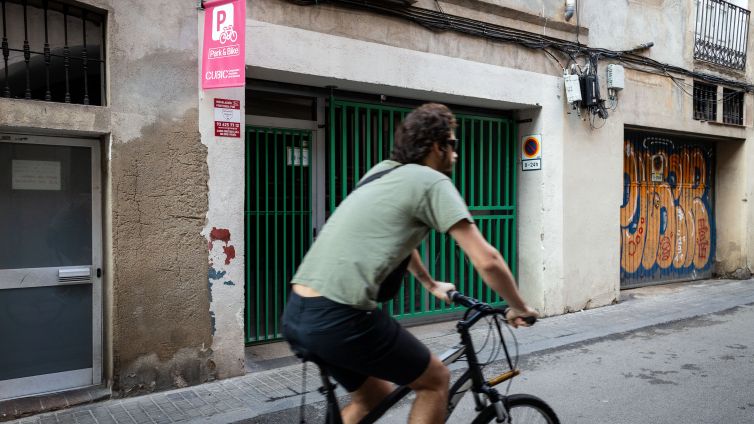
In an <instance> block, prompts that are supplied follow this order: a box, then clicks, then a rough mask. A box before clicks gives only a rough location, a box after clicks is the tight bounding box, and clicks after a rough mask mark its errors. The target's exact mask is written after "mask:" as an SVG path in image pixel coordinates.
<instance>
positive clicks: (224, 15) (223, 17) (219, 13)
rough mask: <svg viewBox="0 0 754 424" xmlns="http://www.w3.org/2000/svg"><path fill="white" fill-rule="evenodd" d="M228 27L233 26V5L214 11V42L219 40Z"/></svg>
mask: <svg viewBox="0 0 754 424" xmlns="http://www.w3.org/2000/svg"><path fill="white" fill-rule="evenodd" d="M228 25H233V3H228V4H224V5H222V6H217V7H215V8H214V9H212V40H214V41H217V40H219V39H220V34H222V32H223V31H224V30H225V28H226V27H227V26H228Z"/></svg>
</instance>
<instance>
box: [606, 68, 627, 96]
mask: <svg viewBox="0 0 754 424" xmlns="http://www.w3.org/2000/svg"><path fill="white" fill-rule="evenodd" d="M623 86H624V71H623V66H621V65H616V64H610V65H607V88H609V89H613V90H616V91H617V90H623Z"/></svg>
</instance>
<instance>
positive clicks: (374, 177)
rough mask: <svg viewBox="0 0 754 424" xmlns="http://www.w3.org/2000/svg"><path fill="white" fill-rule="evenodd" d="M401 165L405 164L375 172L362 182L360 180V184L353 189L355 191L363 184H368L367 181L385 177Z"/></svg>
mask: <svg viewBox="0 0 754 424" xmlns="http://www.w3.org/2000/svg"><path fill="white" fill-rule="evenodd" d="M401 166H403V164H400V165H398V166H394V167H392V168H390V169H386V170H384V171H380V172H375V173H374V174H372V175H370V176H368V177H366V178H364V179H363V180H361V182H359V183H358V184H357V185H356V187H354V189H353V191H355V190H356V189H357V188H359V187H361V186H363V185H365V184H367V183H371V182H372V181H374V180H376V179H378V178H382V177H384V176H385V175H387V174H389V173H391V172H393V171H395V170H396V169H398V168H400V167H401Z"/></svg>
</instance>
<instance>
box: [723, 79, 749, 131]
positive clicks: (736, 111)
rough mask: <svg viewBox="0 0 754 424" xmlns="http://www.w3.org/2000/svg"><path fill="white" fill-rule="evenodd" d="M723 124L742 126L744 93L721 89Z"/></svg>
mask: <svg viewBox="0 0 754 424" xmlns="http://www.w3.org/2000/svg"><path fill="white" fill-rule="evenodd" d="M723 123H725V124H733V125H743V123H744V92H743V91H738V90H732V89H730V88H723Z"/></svg>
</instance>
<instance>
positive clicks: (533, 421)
mask: <svg viewBox="0 0 754 424" xmlns="http://www.w3.org/2000/svg"><path fill="white" fill-rule="evenodd" d="M505 404H506V405H507V408H508V414H509V415H510V421H508V422H510V423H511V424H560V420H558V416H557V415H555V411H553V410H552V408H551V407H550V405H548V404H547V403H545V401H543V400H542V399H540V398H538V397H536V396H532V395H526V394H515V395H510V396H507V397H506V398H505ZM496 419H497V414H496V413H495V406H494V405H489V406H488V407H486V408H484V410H482V412H481V413H479V415H477V417H476V419H475V420H474V421H473V424H486V423H494V422H496V421H495V420H496Z"/></svg>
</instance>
